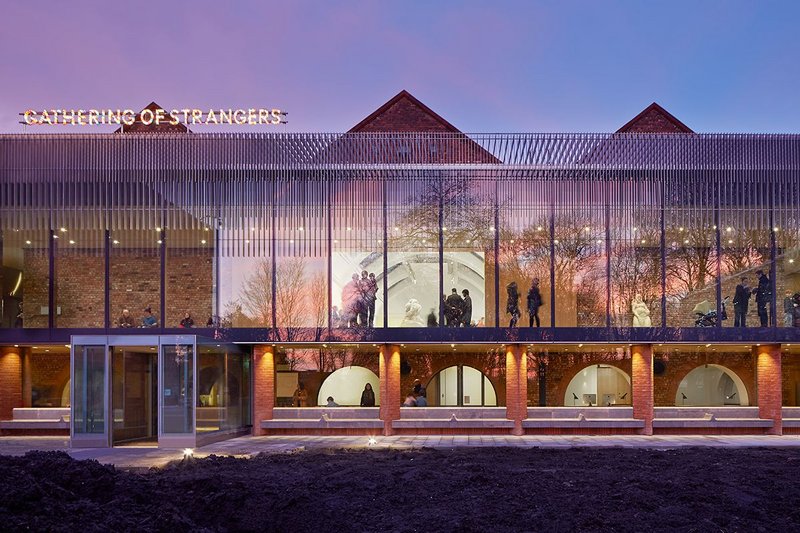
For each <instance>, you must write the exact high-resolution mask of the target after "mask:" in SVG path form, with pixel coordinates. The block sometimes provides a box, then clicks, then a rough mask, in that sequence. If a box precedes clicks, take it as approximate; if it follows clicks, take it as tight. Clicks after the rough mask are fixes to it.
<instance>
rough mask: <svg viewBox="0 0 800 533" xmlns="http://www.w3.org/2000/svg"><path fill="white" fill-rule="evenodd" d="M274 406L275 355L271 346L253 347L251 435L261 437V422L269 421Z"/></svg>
mask: <svg viewBox="0 0 800 533" xmlns="http://www.w3.org/2000/svg"><path fill="white" fill-rule="evenodd" d="M274 406H275V355H274V352H273V348H272V346H266V345H259V346H254V347H253V435H263V431H262V430H261V421H262V420H271V419H272V412H273V408H274Z"/></svg>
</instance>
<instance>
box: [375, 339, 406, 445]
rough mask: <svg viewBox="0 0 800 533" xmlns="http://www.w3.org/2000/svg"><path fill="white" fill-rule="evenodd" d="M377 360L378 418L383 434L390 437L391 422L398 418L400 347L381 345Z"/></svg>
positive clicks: (391, 431) (391, 432)
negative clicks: (378, 379)
mask: <svg viewBox="0 0 800 533" xmlns="http://www.w3.org/2000/svg"><path fill="white" fill-rule="evenodd" d="M379 358H380V359H379V366H380V370H379V374H378V375H379V378H380V384H381V386H380V394H381V405H380V417H381V420H383V432H384V434H385V435H392V434H393V430H392V420H398V419H399V418H400V403H401V402H400V347H399V346H396V345H392V344H384V345H382V346H381V349H380V354H379Z"/></svg>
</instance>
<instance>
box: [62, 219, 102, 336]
mask: <svg viewBox="0 0 800 533" xmlns="http://www.w3.org/2000/svg"><path fill="white" fill-rule="evenodd" d="M62 230H63V231H62ZM57 235H58V237H59V238H58V239H54V240H55V281H54V291H55V301H56V306H55V312H54V314H53V315H54V320H55V324H56V327H59V328H103V327H105V306H106V300H105V290H106V284H105V279H106V271H105V268H106V263H105V240H106V237H105V236H106V232H105V231H103V230H87V229H76V228H75V227H74V226H73V227H69V228H68V227H67V225H64V226H61V227H60V228H59V231H58V233H57Z"/></svg>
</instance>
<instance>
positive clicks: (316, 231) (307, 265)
mask: <svg viewBox="0 0 800 533" xmlns="http://www.w3.org/2000/svg"><path fill="white" fill-rule="evenodd" d="M303 178H304V179H302V180H301V179H296V177H294V176H291V177H289V176H285V177H281V178H280V179H279V180H278V182H277V188H278V192H277V194H276V197H275V201H276V202H277V209H276V211H277V221H276V226H275V239H276V240H275V246H276V248H277V261H276V271H275V302H274V305H275V312H276V324H275V325H276V327H277V328H278V329H280V330H283V335H284V336H285V338H286V339H287V340H300V339H301V338H303V339H305V340H319V338H318V337H319V335H320V334H321V333H320V330H321V328H327V327H328V309H329V304H328V292H329V291H328V276H327V272H328V254H329V250H328V225H327V219H328V208H327V206H328V182H327V180H326V179H324V176H321V175H320V176H315V175H308V174H305V175H304V176H303ZM304 331H306V332H309V333H304ZM303 335H306V336H305V337H303Z"/></svg>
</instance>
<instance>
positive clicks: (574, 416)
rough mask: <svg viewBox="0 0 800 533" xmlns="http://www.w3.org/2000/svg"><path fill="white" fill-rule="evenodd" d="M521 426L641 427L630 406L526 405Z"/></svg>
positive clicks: (642, 424)
mask: <svg viewBox="0 0 800 533" xmlns="http://www.w3.org/2000/svg"><path fill="white" fill-rule="evenodd" d="M522 427H523V428H530V429H547V428H559V429H614V428H616V429H641V428H644V420H638V419H635V418H633V408H632V407H627V406H625V407H528V418H526V419H525V420H523V421H522Z"/></svg>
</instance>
